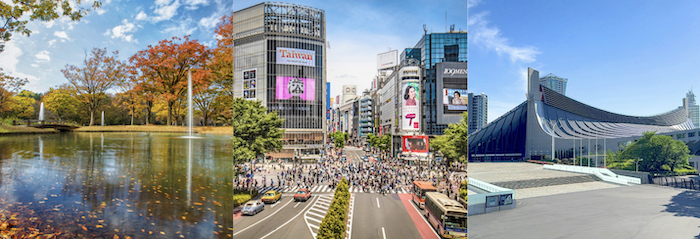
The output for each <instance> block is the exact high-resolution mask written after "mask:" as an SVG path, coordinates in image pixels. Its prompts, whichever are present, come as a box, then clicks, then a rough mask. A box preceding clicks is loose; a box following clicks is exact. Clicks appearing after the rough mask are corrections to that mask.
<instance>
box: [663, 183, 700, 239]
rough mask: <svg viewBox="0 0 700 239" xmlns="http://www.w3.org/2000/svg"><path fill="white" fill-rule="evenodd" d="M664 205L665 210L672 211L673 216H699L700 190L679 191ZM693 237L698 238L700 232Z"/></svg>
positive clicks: (699, 237)
mask: <svg viewBox="0 0 700 239" xmlns="http://www.w3.org/2000/svg"><path fill="white" fill-rule="evenodd" d="M665 206H666V212H670V213H674V216H677V217H695V218H700V191H684V192H682V193H679V194H678V195H676V196H673V198H672V199H671V203H669V204H666V205H665ZM699 228H700V227H699ZM695 238H696V239H700V234H699V235H697V236H695Z"/></svg>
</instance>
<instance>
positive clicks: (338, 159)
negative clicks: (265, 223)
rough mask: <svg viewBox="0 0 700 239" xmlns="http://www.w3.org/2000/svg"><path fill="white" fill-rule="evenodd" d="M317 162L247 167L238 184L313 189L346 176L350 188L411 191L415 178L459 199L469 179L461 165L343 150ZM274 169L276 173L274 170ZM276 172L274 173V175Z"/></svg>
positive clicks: (370, 190)
mask: <svg viewBox="0 0 700 239" xmlns="http://www.w3.org/2000/svg"><path fill="white" fill-rule="evenodd" d="M329 151H330V152H328V153H327V154H325V155H324V156H323V157H322V159H321V160H320V161H318V162H316V163H309V164H301V165H295V166H293V165H285V164H283V163H282V162H278V163H275V164H271V165H267V167H256V168H250V169H249V168H245V169H246V170H247V171H246V174H245V175H246V177H244V178H245V179H242V178H237V179H236V180H237V181H236V182H234V186H236V187H239V188H241V187H261V186H262V187H266V186H267V185H270V186H277V187H281V188H286V187H294V186H296V187H297V188H303V187H306V188H311V187H314V186H317V185H328V187H331V188H335V186H336V185H337V184H338V183H339V182H340V179H341V178H342V177H345V178H346V179H347V180H348V184H349V186H350V187H353V188H359V189H360V190H361V191H363V192H377V193H388V192H391V191H395V190H397V189H398V188H401V187H404V188H405V189H407V191H410V190H411V188H412V185H413V181H429V182H432V184H433V185H434V186H435V187H436V188H437V190H438V191H439V192H441V193H444V194H446V195H448V197H450V198H455V199H456V198H457V197H458V194H459V186H460V182H462V181H464V180H466V174H463V173H459V172H458V171H459V170H457V171H456V170H455V169H458V168H455V167H447V166H445V165H439V164H437V165H433V164H411V165H409V164H408V163H406V162H403V161H402V160H398V159H393V158H389V159H387V160H380V161H375V162H364V161H359V162H351V161H350V160H343V158H344V156H343V154H342V151H340V150H329ZM256 172H257V173H260V174H263V173H267V174H266V175H270V177H269V178H268V177H267V176H263V177H262V178H260V177H258V178H257V179H255V178H254V177H252V175H253V174H255V173H256ZM270 172H272V173H270ZM271 175H274V176H271Z"/></svg>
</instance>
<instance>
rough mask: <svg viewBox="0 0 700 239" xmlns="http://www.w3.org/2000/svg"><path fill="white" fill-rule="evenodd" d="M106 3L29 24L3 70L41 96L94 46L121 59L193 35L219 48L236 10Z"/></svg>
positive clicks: (196, 2) (215, 0) (168, 1)
mask: <svg viewBox="0 0 700 239" xmlns="http://www.w3.org/2000/svg"><path fill="white" fill-rule="evenodd" d="M2 1H3V2H10V1H9V0H2ZM102 2H103V5H102V8H100V9H98V10H97V11H92V12H90V13H89V15H88V16H87V17H85V18H83V19H82V20H81V21H79V22H71V21H70V20H69V19H66V18H59V19H56V20H54V21H51V22H30V23H29V24H28V28H29V29H30V30H32V34H31V36H30V37H26V36H22V35H19V34H15V35H14V36H13V38H12V39H11V40H10V41H9V42H8V43H7V44H6V46H5V51H4V52H2V53H0V67H1V68H3V70H4V71H5V72H7V73H10V75H12V76H17V77H21V78H27V79H29V83H28V84H27V85H25V87H24V88H25V89H28V90H31V91H34V92H40V93H43V92H46V91H47V90H48V89H49V87H53V86H56V85H60V84H63V83H67V82H68V80H67V79H66V78H65V77H64V76H63V73H61V70H62V69H65V66H66V64H71V65H77V66H81V65H82V60H83V58H84V57H85V53H86V52H87V53H90V51H91V50H92V49H93V48H94V47H99V48H105V47H106V48H107V50H108V51H110V52H111V51H117V50H118V51H119V58H120V59H121V60H128V58H129V57H131V56H132V55H134V54H135V53H136V52H138V51H140V50H144V49H146V47H147V46H148V45H157V44H158V41H160V40H164V39H170V38H171V37H173V36H178V37H183V36H185V35H191V37H190V39H197V40H198V41H199V42H200V43H202V44H205V45H208V46H210V47H215V46H216V39H215V29H216V24H217V23H218V22H219V20H220V18H221V17H223V16H224V15H227V14H230V13H231V12H232V9H233V6H232V4H231V1H227V0H155V1H152V0H148V1H141V0H103V1H102ZM85 4H86V5H88V6H89V5H90V4H91V1H88V2H87V3H85Z"/></svg>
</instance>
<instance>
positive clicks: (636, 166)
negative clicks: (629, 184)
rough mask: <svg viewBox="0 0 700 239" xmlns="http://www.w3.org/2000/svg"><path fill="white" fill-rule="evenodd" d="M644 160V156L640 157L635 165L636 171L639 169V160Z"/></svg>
mask: <svg viewBox="0 0 700 239" xmlns="http://www.w3.org/2000/svg"><path fill="white" fill-rule="evenodd" d="M642 160H644V159H643V158H639V160H637V164H636V165H635V167H634V171H635V172H637V171H639V162H640V161H642Z"/></svg>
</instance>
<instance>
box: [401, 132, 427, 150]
mask: <svg viewBox="0 0 700 239" xmlns="http://www.w3.org/2000/svg"><path fill="white" fill-rule="evenodd" d="M402 139H403V151H404V152H416V153H426V152H428V136H424V135H415V136H403V137H402Z"/></svg>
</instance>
